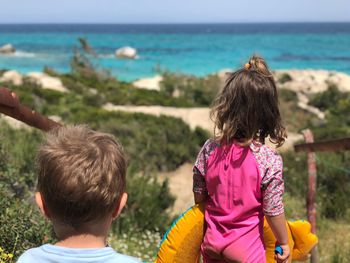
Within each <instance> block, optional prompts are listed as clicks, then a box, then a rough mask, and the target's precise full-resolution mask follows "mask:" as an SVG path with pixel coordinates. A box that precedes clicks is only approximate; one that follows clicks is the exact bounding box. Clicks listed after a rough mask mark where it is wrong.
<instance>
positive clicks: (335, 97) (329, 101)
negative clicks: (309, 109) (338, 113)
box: [309, 84, 345, 111]
mask: <svg viewBox="0 0 350 263" xmlns="http://www.w3.org/2000/svg"><path fill="white" fill-rule="evenodd" d="M344 95H345V94H344V93H343V92H340V91H339V89H338V87H337V86H336V85H334V84H329V85H328V89H327V90H326V91H324V92H321V93H317V94H316V95H315V96H314V97H313V98H311V100H310V101H309V104H310V105H311V106H314V107H316V108H319V109H320V110H322V111H325V110H328V109H329V108H331V107H333V106H334V105H335V104H337V103H338V101H339V100H340V99H342V98H344Z"/></svg>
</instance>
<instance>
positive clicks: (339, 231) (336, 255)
mask: <svg viewBox="0 0 350 263" xmlns="http://www.w3.org/2000/svg"><path fill="white" fill-rule="evenodd" d="M284 204H285V211H286V218H287V220H298V219H307V212H306V208H305V207H306V200H305V199H302V198H298V197H294V196H292V195H290V194H289V193H286V194H285V196H284ZM317 237H318V240H319V243H318V245H317V246H318V253H319V260H320V263H348V262H350V222H349V221H347V220H344V219H343V220H330V219H326V218H322V217H321V216H318V217H317Z"/></svg>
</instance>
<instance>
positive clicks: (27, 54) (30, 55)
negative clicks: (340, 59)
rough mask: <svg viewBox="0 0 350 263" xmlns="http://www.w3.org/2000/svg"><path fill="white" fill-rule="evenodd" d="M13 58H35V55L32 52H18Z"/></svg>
mask: <svg viewBox="0 0 350 263" xmlns="http://www.w3.org/2000/svg"><path fill="white" fill-rule="evenodd" d="M13 56H15V57H22V58H33V57H35V56H36V55H35V53H31V52H26V51H21V50H17V51H16V52H15V53H14V54H13Z"/></svg>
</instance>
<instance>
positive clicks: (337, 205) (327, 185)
mask: <svg viewBox="0 0 350 263" xmlns="http://www.w3.org/2000/svg"><path fill="white" fill-rule="evenodd" d="M316 158H317V204H318V213H319V214H320V215H321V216H324V217H326V218H333V219H340V218H345V217H347V216H348V215H349V210H350V206H349V202H348V201H349V195H350V181H349V176H350V165H349V163H350V154H349V153H344V152H343V153H316ZM283 160H284V177H285V182H286V183H285V187H286V192H288V193H289V194H290V195H291V196H298V197H301V198H306V195H307V185H308V172H307V156H306V154H295V153H292V152H287V153H284V154H283Z"/></svg>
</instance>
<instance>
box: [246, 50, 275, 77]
mask: <svg viewBox="0 0 350 263" xmlns="http://www.w3.org/2000/svg"><path fill="white" fill-rule="evenodd" d="M247 64H249V65H250V69H253V70H256V71H258V72H260V73H261V74H263V75H265V76H267V77H271V76H272V74H271V72H270V70H269V68H268V66H267V64H266V62H265V60H264V59H263V58H262V57H260V56H258V55H253V56H252V57H251V58H250V59H249V62H248V63H247ZM247 64H246V65H247ZM245 68H246V66H245ZM246 69H247V68H246Z"/></svg>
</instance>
